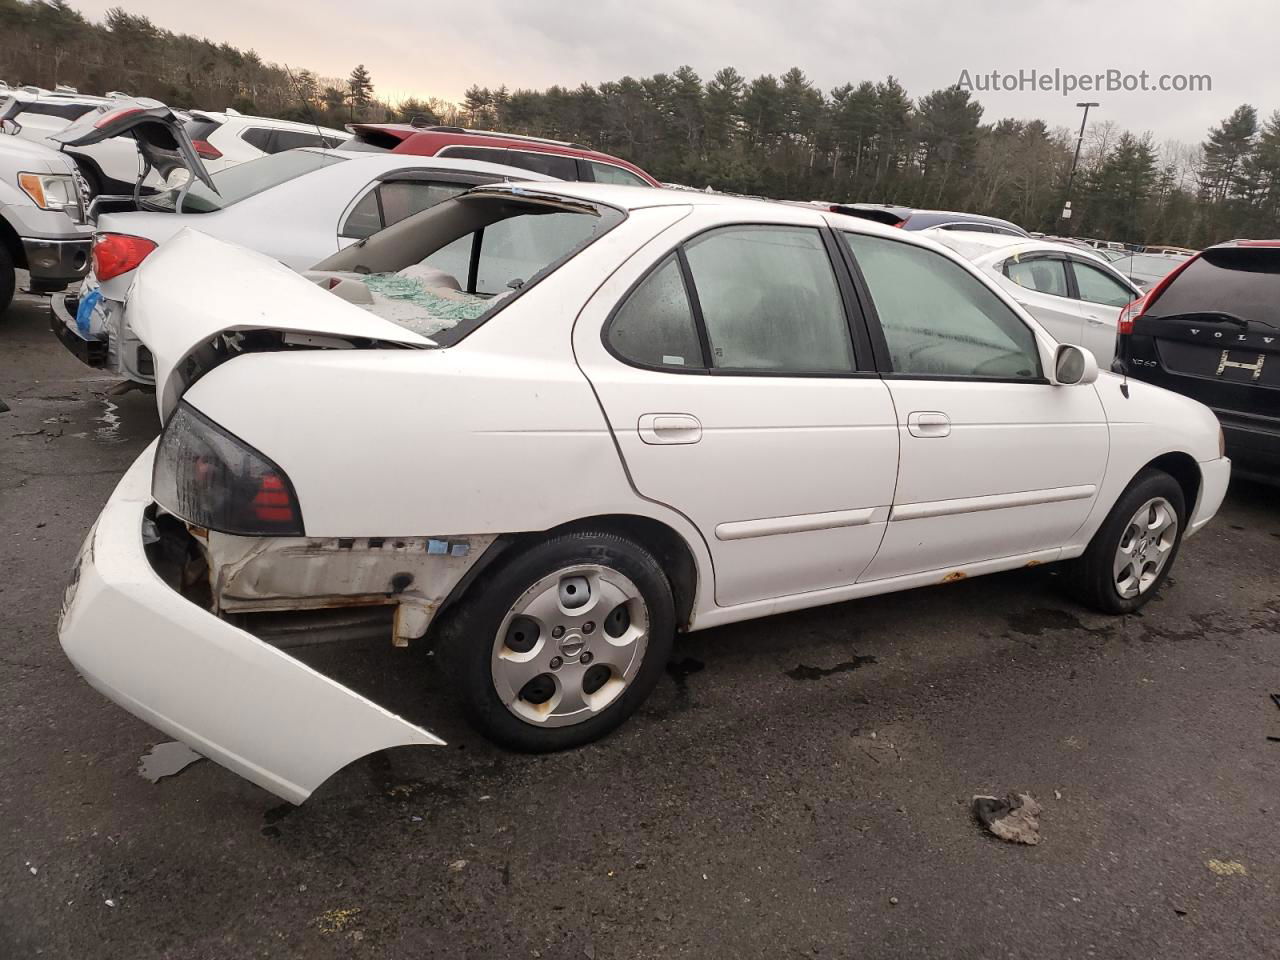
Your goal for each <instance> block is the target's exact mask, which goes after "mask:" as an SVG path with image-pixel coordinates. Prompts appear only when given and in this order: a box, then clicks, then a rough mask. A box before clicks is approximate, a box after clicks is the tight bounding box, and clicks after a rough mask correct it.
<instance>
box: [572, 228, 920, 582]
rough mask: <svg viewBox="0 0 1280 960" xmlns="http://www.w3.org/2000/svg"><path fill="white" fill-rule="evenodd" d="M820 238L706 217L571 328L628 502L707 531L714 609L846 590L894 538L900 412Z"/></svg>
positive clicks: (809, 231)
mask: <svg viewBox="0 0 1280 960" xmlns="http://www.w3.org/2000/svg"><path fill="white" fill-rule="evenodd" d="M769 216H773V217H776V222H770V221H769V219H768V217H769ZM797 220H800V222H799V223H797V222H796V221H797ZM822 226H823V222H822V219H821V217H820V215H814V216H813V217H812V218H806V217H797V216H796V215H794V214H789V215H787V216H783V215H780V214H775V213H774V212H773V211H769V212H768V213H767V214H765V215H764V219H763V220H760V221H757V222H752V223H725V222H723V215H722V214H718V213H717V212H716V210H715V208H711V207H706V208H696V209H695V210H694V212H693V213H691V215H690V216H689V217H688V218H686V219H685V220H684V221H681V222H680V223H679V224H677V225H676V226H675V227H673V228H671V229H670V230H668V231H667V233H666V234H664V235H662V236H659V237H658V238H657V239H656V240H654V241H652V242H651V243H650V244H648V245H647V246H646V247H644V248H642V249H641V251H640V252H639V253H638V254H637V255H635V256H633V257H632V258H631V259H630V260H629V261H628V262H627V263H626V264H625V265H624V266H623V267H622V268H620V269H619V271H618V272H617V273H615V274H614V275H613V276H612V277H611V278H610V279H609V280H608V281H606V283H605V284H604V285H603V286H602V287H601V289H600V291H599V292H598V293H597V294H596V296H595V297H593V299H592V300H591V301H590V303H589V304H588V305H587V307H586V308H585V309H584V310H583V311H582V313H581V314H580V315H579V318H578V321H577V323H576V325H575V327H574V350H575V354H576V355H577V357H578V362H579V364H580V365H581V366H582V369H583V370H584V372H585V373H586V374H587V376H588V377H589V378H590V380H591V382H592V384H593V386H594V387H595V390H596V393H597V396H598V397H599V399H600V403H601V405H602V407H603V409H604V412H605V415H606V417H607V419H608V422H609V425H610V427H611V428H612V430H613V433H614V436H615V438H616V439H617V442H618V445H619V449H620V452H621V454H622V457H623V459H624V461H625V463H626V467H627V470H628V473H629V476H630V478H631V481H632V483H633V484H634V486H635V489H636V491H637V492H638V493H639V494H640V495H641V496H642V497H645V498H648V499H651V500H655V501H658V502H661V503H664V504H667V505H669V506H671V507H672V508H674V509H676V510H678V511H680V512H681V513H682V514H684V515H685V516H687V517H688V518H689V519H690V520H691V521H692V522H693V523H695V524H696V525H697V527H698V529H699V530H700V531H701V533H702V535H703V537H704V539H705V541H706V543H707V545H708V547H709V549H710V552H711V555H712V558H713V561H714V565H715V578H716V579H715V600H716V602H717V603H718V604H721V605H725V606H727V605H733V604H741V603H748V602H751V601H759V600H767V599H769V598H773V597H783V596H788V595H793V594H799V593H807V592H811V591H816V590H823V589H829V588H833V587H840V586H845V585H848V584H852V583H854V582H856V580H857V579H858V576H859V575H860V574H861V573H862V571H863V570H865V569H866V567H867V564H868V563H870V561H871V558H872V557H873V556H874V555H875V552H876V549H877V548H878V547H879V544H880V539H881V536H882V534H883V532H884V525H885V520H886V518H887V516H888V509H889V503H890V501H891V499H892V495H893V485H894V481H895V478H896V475H897V461H898V436H897V428H896V424H895V419H894V414H893V406H892V403H891V401H890V397H889V392H888V390H887V389H886V387H885V385H884V383H883V382H882V381H881V380H880V378H879V377H878V376H876V374H875V373H874V371H873V370H872V369H871V357H870V348H869V343H868V342H867V340H866V335H865V329H864V328H863V327H862V325H861V324H856V325H853V326H851V324H850V318H849V311H850V310H851V309H852V308H853V297H852V290H851V287H850V286H849V284H848V278H847V275H845V274H844V273H842V272H841V270H840V269H838V268H837V266H836V263H835V262H833V257H837V258H838V256H839V254H838V253H837V252H836V250H835V246H834V240H833V238H832V237H831V236H830V234H829V233H828V232H827V231H825V230H823V229H821V228H822ZM673 234H674V236H673Z"/></svg>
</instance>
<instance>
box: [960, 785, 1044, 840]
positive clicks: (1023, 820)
mask: <svg viewBox="0 0 1280 960" xmlns="http://www.w3.org/2000/svg"><path fill="white" fill-rule="evenodd" d="M973 816H974V818H975V819H976V820H977V821H978V822H979V823H980V824H982V826H983V827H985V828H986V830H987V832H989V833H990V834H991V835H992V836H995V837H999V838H1000V839H1001V840H1007V841H1009V842H1010V843H1028V844H1037V843H1039V842H1040V821H1039V820H1038V819H1036V818H1037V817H1039V816H1040V804H1039V803H1037V802H1036V799H1035V797H1033V796H1031V794H1029V793H1010V794H1009V795H1008V796H1007V797H1004V798H1003V799H1002V798H1000V797H974V798H973Z"/></svg>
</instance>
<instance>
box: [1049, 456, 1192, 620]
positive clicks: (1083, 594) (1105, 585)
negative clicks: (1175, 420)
mask: <svg viewBox="0 0 1280 960" xmlns="http://www.w3.org/2000/svg"><path fill="white" fill-rule="evenodd" d="M1157 497H1163V498H1164V499H1165V500H1167V501H1168V502H1169V504H1170V505H1171V506H1172V507H1173V510H1174V513H1175V514H1176V515H1177V519H1178V529H1177V533H1176V539H1175V540H1174V543H1173V547H1172V550H1171V551H1170V554H1169V559H1168V560H1166V561H1165V564H1164V567H1163V568H1162V569H1161V570H1160V572H1159V574H1158V575H1157V576H1156V578H1155V580H1154V581H1153V582H1152V583H1151V585H1150V586H1148V587H1147V588H1146V589H1144V590H1143V591H1142V592H1140V593H1139V594H1137V596H1133V597H1125V596H1122V595H1121V593H1120V591H1119V589H1118V588H1117V585H1116V576H1115V572H1114V565H1115V560H1116V551H1117V550H1118V549H1119V548H1120V541H1121V538H1122V537H1123V536H1124V535H1125V531H1126V529H1127V528H1128V525H1129V521H1130V519H1131V518H1132V517H1133V515H1134V514H1135V513H1136V512H1137V511H1138V510H1139V509H1140V508H1141V507H1142V505H1143V504H1144V503H1146V502H1147V501H1149V500H1153V499H1155V498H1157ZM1186 529H1187V506H1186V498H1185V497H1184V496H1183V493H1182V487H1181V486H1179V484H1178V481H1176V480H1174V479H1173V477H1171V476H1169V474H1167V473H1165V472H1164V471H1163V470H1156V469H1147V470H1143V471H1142V472H1141V473H1139V474H1138V475H1137V476H1136V477H1134V479H1133V482H1132V483H1130V484H1129V487H1128V489H1126V490H1125V492H1124V493H1122V494H1121V495H1120V499H1119V500H1117V501H1116V503H1115V506H1113V507H1112V508H1111V512H1110V513H1109V514H1108V515H1107V519H1106V520H1105V521H1104V522H1103V524H1102V526H1101V527H1100V528H1099V529H1098V532H1097V533H1096V534H1094V536H1093V539H1092V540H1091V541H1089V547H1088V549H1086V550H1085V552H1084V553H1083V554H1082V555H1081V556H1080V557H1078V558H1076V559H1075V560H1071V561H1069V563H1068V570H1067V572H1068V579H1067V584H1068V586H1069V588H1070V589H1071V592H1072V593H1073V594H1074V595H1075V597H1076V599H1078V600H1079V601H1080V602H1081V603H1083V604H1085V605H1086V606H1089V607H1092V608H1093V609H1094V610H1097V611H1099V612H1101V613H1111V614H1124V613H1133V612H1134V611H1136V610H1139V609H1141V608H1142V607H1143V606H1144V605H1145V604H1146V603H1147V602H1149V601H1150V600H1151V598H1152V597H1153V596H1155V594H1156V592H1157V591H1158V590H1159V589H1160V587H1161V585H1162V584H1163V583H1164V581H1165V578H1166V577H1168V576H1169V571H1170V570H1172V569H1173V565H1174V563H1175V561H1177V559H1178V551H1179V550H1180V549H1181V548H1182V535H1183V534H1184V533H1185V532H1186Z"/></svg>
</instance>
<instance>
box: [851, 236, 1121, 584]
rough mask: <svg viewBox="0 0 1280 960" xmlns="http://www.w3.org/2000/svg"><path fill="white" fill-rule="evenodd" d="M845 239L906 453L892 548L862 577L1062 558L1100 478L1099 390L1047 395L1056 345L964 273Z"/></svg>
mask: <svg viewBox="0 0 1280 960" xmlns="http://www.w3.org/2000/svg"><path fill="white" fill-rule="evenodd" d="M842 237H843V239H844V242H845V244H846V245H847V248H848V250H849V251H850V252H851V254H852V258H851V265H852V266H853V267H854V269H855V272H856V273H857V275H858V277H859V282H860V284H861V285H862V286H863V289H864V291H865V295H866V296H868V299H869V301H870V302H871V304H872V308H871V309H869V310H868V313H869V315H870V318H871V320H872V324H871V326H872V335H873V337H874V338H875V340H876V342H877V347H878V351H879V360H880V364H881V367H882V369H883V370H884V375H885V382H886V383H887V384H888V386H889V391H890V393H891V394H892V396H893V401H894V405H895V407H896V410H897V423H898V430H899V436H900V438H901V447H902V450H901V458H900V466H899V477H898V485H897V490H896V493H895V495H894V499H893V512H892V514H891V516H890V521H889V524H888V527H887V529H886V532H885V538H884V543H883V545H882V546H881V548H880V551H879V553H878V555H877V556H876V558H875V561H874V562H873V563H872V564H871V565H870V567H869V568H868V569H867V570H866V571H865V573H864V574H863V577H862V579H864V580H878V579H884V578H889V577H896V576H905V575H909V574H915V573H924V572H927V571H934V570H936V571H940V572H942V573H944V574H945V572H946V571H947V570H949V569H950V568H954V567H957V566H960V565H963V564H968V563H976V562H980V561H983V560H996V559H1001V558H1005V557H1012V556H1019V555H1024V554H1031V553H1036V552H1040V551H1047V550H1054V549H1056V548H1058V547H1060V546H1062V544H1064V543H1065V542H1067V540H1068V539H1069V538H1070V537H1071V535H1072V533H1074V532H1075V531H1076V530H1077V529H1078V528H1079V527H1080V525H1081V524H1082V523H1084V521H1085V519H1086V517H1087V516H1088V514H1089V510H1090V508H1091V507H1092V505H1093V501H1094V499H1095V498H1096V496H1097V492H1098V488H1099V486H1100V485H1101V482H1102V477H1103V472H1104V470H1105V468H1106V461H1107V452H1108V431H1107V424H1106V418H1105V416H1104V413H1103V408H1102V403H1101V401H1100V400H1099V398H1098V395H1097V392H1096V391H1095V390H1094V388H1093V387H1092V386H1055V385H1052V384H1051V383H1049V381H1048V379H1047V377H1046V376H1045V372H1044V369H1043V366H1044V363H1045V362H1046V358H1047V356H1049V355H1050V354H1051V351H1050V349H1049V346H1050V344H1049V341H1048V340H1045V341H1043V343H1042V344H1041V343H1038V339H1037V336H1036V332H1035V331H1034V330H1033V329H1032V328H1031V327H1030V326H1028V325H1027V324H1026V323H1025V322H1024V321H1023V319H1022V318H1021V317H1020V316H1018V314H1017V313H1015V312H1014V310H1012V309H1011V308H1010V307H1009V306H1008V305H1007V304H1006V303H1005V302H1004V301H1003V300H1001V299H1000V298H999V297H998V296H997V295H996V294H995V293H994V292H992V291H991V290H990V289H989V288H988V287H987V286H986V285H985V284H983V283H982V282H980V281H979V280H978V279H977V277H975V276H974V275H973V273H972V272H970V271H969V270H968V269H966V268H964V267H962V266H961V265H960V264H958V263H957V262H955V261H953V260H952V259H950V258H948V257H945V256H943V255H941V254H938V253H935V252H934V251H932V250H927V249H924V248H921V247H918V246H915V245H912V244H907V243H903V242H901V241H898V240H891V239H888V238H884V237H875V236H868V235H864V234H854V233H843V234H842ZM1042 346H1043V347H1044V349H1041V348H1042Z"/></svg>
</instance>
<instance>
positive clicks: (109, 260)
mask: <svg viewBox="0 0 1280 960" xmlns="http://www.w3.org/2000/svg"><path fill="white" fill-rule="evenodd" d="M155 248H156V243H155V241H154V240H148V239H147V238H146V237H135V236H131V235H130V234H127V233H95V234H94V235H93V251H92V253H91V254H90V256H91V258H92V260H93V275H94V276H95V277H97V278H98V282H99V283H105V282H106V281H108V280H111V279H113V278H115V277H118V276H120V275H121V274H122V273H128V272H129V271H130V270H136V269H137V268H138V266H139V265H140V264H141V263H142V261H143V260H145V259H147V256H148V254H150V253H151V251H152V250H154V249H155Z"/></svg>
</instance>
